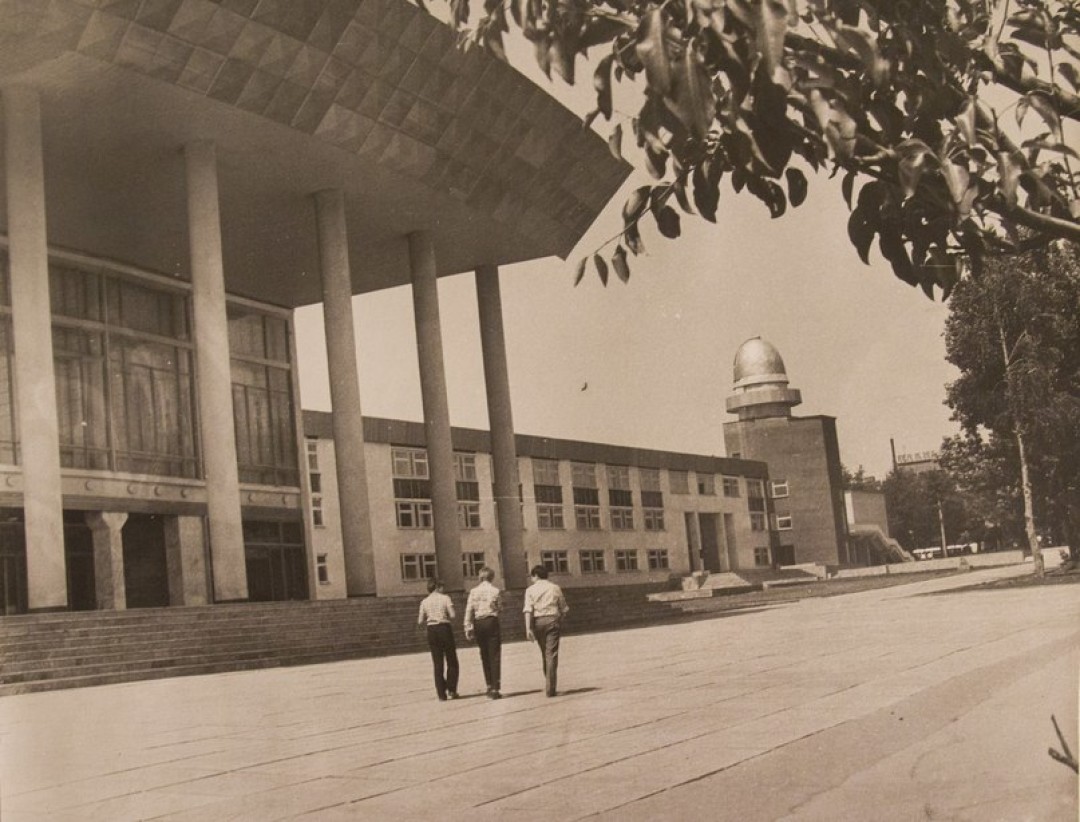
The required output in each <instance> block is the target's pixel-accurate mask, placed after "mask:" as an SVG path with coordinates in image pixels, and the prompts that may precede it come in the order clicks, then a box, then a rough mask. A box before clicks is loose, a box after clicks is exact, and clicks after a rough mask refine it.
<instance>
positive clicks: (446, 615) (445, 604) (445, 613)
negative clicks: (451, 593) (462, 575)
mask: <svg viewBox="0 0 1080 822" xmlns="http://www.w3.org/2000/svg"><path fill="white" fill-rule="evenodd" d="M427 589H428V595H427V596H426V597H425V598H424V600H423V601H422V602H421V603H420V613H419V614H418V615H417V617H416V624H417V627H420V628H423V627H426V628H427V641H428V649H429V650H430V651H431V662H432V665H433V666H434V668H435V693H437V694H438V695H439V699H442V700H445V699H446V698H447V697H449V698H450V699H457V698H458V695H457V683H458V658H457V646H456V645H455V643H454V626H453V622H454V617H455V614H454V603H453V602H452V601H451V599H450V597H448V596H447V595H446V594H445V593H443V586H442V583H441V582H439V581H438V580H437V579H429V580H428V581H427ZM444 662H445V665H446V670H445V672H444V670H443V663H444Z"/></svg>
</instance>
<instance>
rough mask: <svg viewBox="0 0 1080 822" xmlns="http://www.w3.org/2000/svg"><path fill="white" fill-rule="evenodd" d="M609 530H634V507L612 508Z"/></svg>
mask: <svg viewBox="0 0 1080 822" xmlns="http://www.w3.org/2000/svg"><path fill="white" fill-rule="evenodd" d="M611 530H612V531H633V530H634V509H633V508H612V509H611Z"/></svg>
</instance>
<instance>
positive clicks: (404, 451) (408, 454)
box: [390, 448, 428, 479]
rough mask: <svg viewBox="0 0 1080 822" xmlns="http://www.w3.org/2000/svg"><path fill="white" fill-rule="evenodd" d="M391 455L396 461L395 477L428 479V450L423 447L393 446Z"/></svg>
mask: <svg viewBox="0 0 1080 822" xmlns="http://www.w3.org/2000/svg"><path fill="white" fill-rule="evenodd" d="M390 457H391V459H392V460H393V462H394V476H395V477H413V478H417V479H427V477H428V459H427V451H426V450H424V449H423V448H392V449H391V450H390Z"/></svg>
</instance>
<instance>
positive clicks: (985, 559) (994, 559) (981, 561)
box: [834, 550, 1047, 578]
mask: <svg viewBox="0 0 1080 822" xmlns="http://www.w3.org/2000/svg"><path fill="white" fill-rule="evenodd" d="M1043 554H1044V555H1046V554H1047V552H1046V551H1045V550H1044V551H1043ZM1023 561H1024V554H1023V552H1022V551H993V552H990V553H986V554H963V555H961V556H958V557H949V558H948V559H922V560H916V561H915V562H902V563H893V564H890V565H872V566H870V567H869V568H841V569H840V570H839V571H837V572H836V573H835V574H834V576H835V577H838V578H844V577H875V576H884V575H885V574H921V573H924V572H926V571H951V570H959V569H961V568H995V567H998V566H1001V565H1019V564H1020V563H1021V562H1023Z"/></svg>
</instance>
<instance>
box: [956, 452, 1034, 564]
mask: <svg viewBox="0 0 1080 822" xmlns="http://www.w3.org/2000/svg"><path fill="white" fill-rule="evenodd" d="M939 462H940V465H941V469H942V470H943V471H945V472H946V473H947V474H948V475H949V477H950V478H951V479H952V482H953V483H954V484H955V487H956V492H957V495H958V496H959V497H960V498H961V499H962V500H963V502H964V509H965V515H966V523H967V529H968V533H969V536H970V538H971V539H972V540H977V541H978V542H979V543H980V544H981V545H982V546H983V548H984V549H985V550H997V549H1001V548H1006V547H1009V546H1012V545H1021V544H1023V541H1024V514H1023V503H1022V501H1021V498H1020V488H1019V484H1018V483H1017V481H1016V478H1017V477H1018V476H1019V475H1020V469H1019V466H1018V464H1017V455H1016V448H1015V446H1014V445H1013V444H1012V443H1009V442H1007V441H1004V440H1002V439H1001V438H1000V437H998V436H995V435H993V434H990V435H989V436H985V437H984V436H982V434H980V433H979V432H971V431H968V432H964V433H962V434H958V435H955V436H952V437H948V438H946V439H945V441H944V442H943V443H942V444H941V450H940V451H939Z"/></svg>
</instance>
